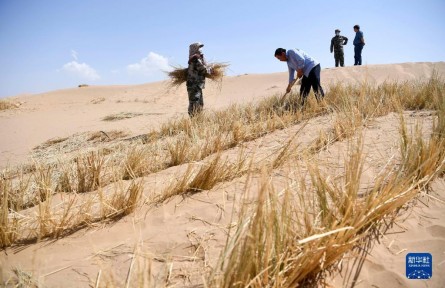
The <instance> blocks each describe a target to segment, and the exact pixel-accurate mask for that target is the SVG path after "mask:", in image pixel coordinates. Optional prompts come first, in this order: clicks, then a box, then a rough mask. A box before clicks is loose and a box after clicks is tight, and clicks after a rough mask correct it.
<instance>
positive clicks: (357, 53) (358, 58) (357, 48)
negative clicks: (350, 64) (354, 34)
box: [354, 45, 363, 65]
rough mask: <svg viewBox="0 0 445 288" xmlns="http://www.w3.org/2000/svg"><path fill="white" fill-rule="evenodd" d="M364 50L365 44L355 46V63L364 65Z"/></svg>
mask: <svg viewBox="0 0 445 288" xmlns="http://www.w3.org/2000/svg"><path fill="white" fill-rule="evenodd" d="M362 50H363V45H355V46H354V60H355V62H354V65H362Z"/></svg>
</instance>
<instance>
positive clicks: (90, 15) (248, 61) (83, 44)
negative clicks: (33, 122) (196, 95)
mask: <svg viewBox="0 0 445 288" xmlns="http://www.w3.org/2000/svg"><path fill="white" fill-rule="evenodd" d="M444 12H445V1H443V0H425V1H420V0H417V1H414V0H387V1H371V0H362V1H343V0H342V1H321V0H312V1H304V2H303V1H296V0H293V1H287V0H283V1H263V0H257V1H239V0H238V1H232V0H225V1H211V0H207V1H201V0H196V1H195V0H189V1H181V0H176V1H175V0H163V1H150V0H145V1H142V0H140V1H136V0H125V1H124V0H122V1H117V0H76V1H72V0H65V1H61V0H39V1H37V0H0V97H7V96H14V95H17V94H22V93H42V92H46V91H51V90H55V89H63V88H72V87H77V85H79V84H83V83H85V84H90V85H119V84H142V83H147V82H153V81H158V80H163V79H166V76H165V73H163V72H162V71H163V70H166V69H168V67H170V65H182V66H185V65H186V64H187V55H188V46H189V44H190V43H192V42H196V41H200V42H203V43H204V44H205V47H204V54H205V55H206V58H207V60H208V61H213V62H229V63H230V71H229V75H238V74H244V73H249V74H251V73H271V72H280V71H287V67H286V65H285V64H284V63H280V62H279V61H277V60H276V59H275V58H274V57H273V52H274V51H275V48H278V47H283V48H287V49H289V48H300V49H302V50H304V51H306V52H307V53H308V54H309V55H311V56H313V57H314V58H316V59H317V60H318V61H319V62H320V63H321V66H322V68H327V67H333V65H334V57H333V55H332V54H330V52H329V45H330V39H331V38H332V37H333V36H334V30H335V29H336V28H339V29H340V30H342V35H344V36H346V37H348V38H349V39H350V43H349V44H348V45H347V46H345V62H346V63H345V64H346V65H352V64H353V45H352V40H353V38H354V35H355V34H354V31H353V29H352V27H353V26H354V24H360V26H361V28H362V29H361V30H362V31H363V32H364V37H365V41H366V46H365V48H364V50H363V61H364V64H386V63H400V62H423V61H432V62H436V61H445V37H444V35H445V33H444V29H445V17H444V16H443V15H444ZM283 82H286V79H283Z"/></svg>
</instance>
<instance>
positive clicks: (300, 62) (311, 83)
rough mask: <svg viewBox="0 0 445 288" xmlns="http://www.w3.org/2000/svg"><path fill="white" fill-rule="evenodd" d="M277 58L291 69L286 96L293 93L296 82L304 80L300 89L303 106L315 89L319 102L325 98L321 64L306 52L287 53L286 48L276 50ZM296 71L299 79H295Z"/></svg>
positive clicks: (295, 50) (292, 50)
mask: <svg viewBox="0 0 445 288" xmlns="http://www.w3.org/2000/svg"><path fill="white" fill-rule="evenodd" d="M275 57H276V58H277V59H278V60H280V61H283V62H287V67H288V69H289V85H287V88H286V94H287V93H289V92H290V91H291V88H292V86H293V85H294V84H295V82H296V80H298V79H300V78H302V80H301V87H300V97H301V105H304V103H305V102H306V97H307V96H308V95H309V92H310V90H311V87H312V89H314V93H315V97H316V98H317V101H320V100H321V99H323V97H324V92H323V88H322V87H321V84H320V70H321V68H320V64H319V63H318V62H317V61H316V60H315V59H314V58H312V57H310V56H309V55H307V54H306V53H305V52H304V51H302V50H299V49H291V50H288V51H286V49H284V48H278V49H277V50H275ZM295 71H297V79H294V75H295Z"/></svg>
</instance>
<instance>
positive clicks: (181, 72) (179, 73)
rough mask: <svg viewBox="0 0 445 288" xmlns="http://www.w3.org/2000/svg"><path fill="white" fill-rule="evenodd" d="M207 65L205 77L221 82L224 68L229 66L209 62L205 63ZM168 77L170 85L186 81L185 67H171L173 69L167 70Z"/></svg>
mask: <svg viewBox="0 0 445 288" xmlns="http://www.w3.org/2000/svg"><path fill="white" fill-rule="evenodd" d="M207 66H208V67H209V71H210V73H207V74H206V78H208V79H210V80H212V81H215V82H217V83H221V82H222V78H223V77H224V75H225V72H226V68H227V67H228V66H229V65H228V64H226V63H217V62H216V63H210V64H208V65H207ZM167 75H168V77H169V78H170V81H171V83H170V85H171V86H172V87H178V86H180V85H181V84H182V83H184V82H187V68H183V67H181V66H178V67H173V70H172V71H170V72H167Z"/></svg>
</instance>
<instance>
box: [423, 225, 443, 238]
mask: <svg viewBox="0 0 445 288" xmlns="http://www.w3.org/2000/svg"><path fill="white" fill-rule="evenodd" d="M426 230H427V231H428V233H430V235H431V236H433V237H436V238H444V239H445V227H444V226H440V225H433V226H430V227H428V228H426Z"/></svg>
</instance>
